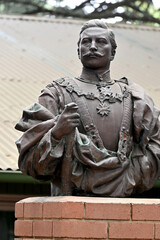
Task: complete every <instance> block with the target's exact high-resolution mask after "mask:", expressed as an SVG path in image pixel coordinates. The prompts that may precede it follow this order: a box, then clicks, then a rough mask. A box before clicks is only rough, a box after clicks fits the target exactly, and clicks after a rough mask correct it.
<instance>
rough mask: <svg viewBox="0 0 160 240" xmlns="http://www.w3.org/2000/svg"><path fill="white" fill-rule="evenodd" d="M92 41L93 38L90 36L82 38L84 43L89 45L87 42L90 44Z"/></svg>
mask: <svg viewBox="0 0 160 240" xmlns="http://www.w3.org/2000/svg"><path fill="white" fill-rule="evenodd" d="M90 43H91V40H90V39H89V38H83V39H82V44H84V45H87V44H90Z"/></svg>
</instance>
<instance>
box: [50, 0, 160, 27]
mask: <svg viewBox="0 0 160 240" xmlns="http://www.w3.org/2000/svg"><path fill="white" fill-rule="evenodd" d="M103 1H104V0H97V1H96V2H97V4H96V5H97V6H96V5H95V7H98V6H99V3H101V2H103ZM152 1H153V4H154V6H155V7H156V8H157V9H160V0H152ZM81 2H83V1H82V0H74V1H71V0H63V1H62V3H60V6H61V7H64V6H66V5H67V6H69V7H71V8H74V7H75V6H76V5H79V4H80V3H81ZM106 2H108V3H109V2H112V3H114V2H117V0H106ZM48 3H49V4H52V5H55V4H56V1H55V0H48ZM57 4H59V3H57ZM93 10H94V9H93V7H91V6H86V7H85V11H86V12H88V13H90V12H92V11H93ZM118 11H119V12H123V11H124V10H123V8H122V7H119V8H118ZM121 21H122V18H121V17H115V18H110V19H107V21H106V22H107V23H116V22H121Z"/></svg>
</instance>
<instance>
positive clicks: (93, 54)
mask: <svg viewBox="0 0 160 240" xmlns="http://www.w3.org/2000/svg"><path fill="white" fill-rule="evenodd" d="M90 56H96V57H103V56H104V54H102V53H99V52H87V53H84V54H83V57H90Z"/></svg>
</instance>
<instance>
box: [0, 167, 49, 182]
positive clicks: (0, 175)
mask: <svg viewBox="0 0 160 240" xmlns="http://www.w3.org/2000/svg"><path fill="white" fill-rule="evenodd" d="M0 183H13V184H14V183H32V184H49V183H50V182H49V181H47V182H39V181H37V180H35V179H34V178H32V177H31V176H25V175H23V173H22V172H21V171H9V170H8V171H2V170H0Z"/></svg>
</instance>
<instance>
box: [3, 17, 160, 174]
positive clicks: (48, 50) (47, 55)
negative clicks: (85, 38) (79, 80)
mask: <svg viewBox="0 0 160 240" xmlns="http://www.w3.org/2000/svg"><path fill="white" fill-rule="evenodd" d="M82 23H83V21H79V20H72V19H49V18H46V19H45V18H37V17H22V16H20V17H18V16H2V15H1V16H0V46H1V48H0V83H1V87H0V169H3V170H5V169H13V170H15V169H17V168H18V166H17V159H18V153H17V149H16V146H15V143H14V142H15V140H16V139H17V138H18V137H19V136H20V135H21V133H19V132H18V131H16V130H15V129H14V125H15V124H16V122H17V121H18V120H19V118H20V117H21V114H22V110H23V109H24V108H25V107H26V106H28V105H30V104H31V103H33V102H35V101H36V100H37V96H38V95H39V93H40V91H41V89H42V88H44V87H45V85H46V84H48V83H49V82H51V81H52V80H53V79H56V78H58V77H63V76H78V75H79V74H80V72H81V64H80V62H79V59H78V57H77V51H76V49H77V41H78V35H79V30H80V27H81V25H82ZM111 28H113V30H114V32H115V35H116V40H117V44H118V49H117V54H116V58H115V60H114V61H113V63H112V65H111V75H112V77H113V78H120V77H123V76H127V77H128V78H130V79H131V80H133V81H135V82H137V83H139V84H140V85H141V86H143V87H144V88H145V89H146V91H147V92H148V93H149V94H150V95H151V96H152V98H153V99H154V101H155V103H156V105H157V106H158V107H160V83H159V75H160V57H159V56H160V47H159V40H160V28H151V27H143V26H140V27H137V26H134V25H112V26H111Z"/></svg>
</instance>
